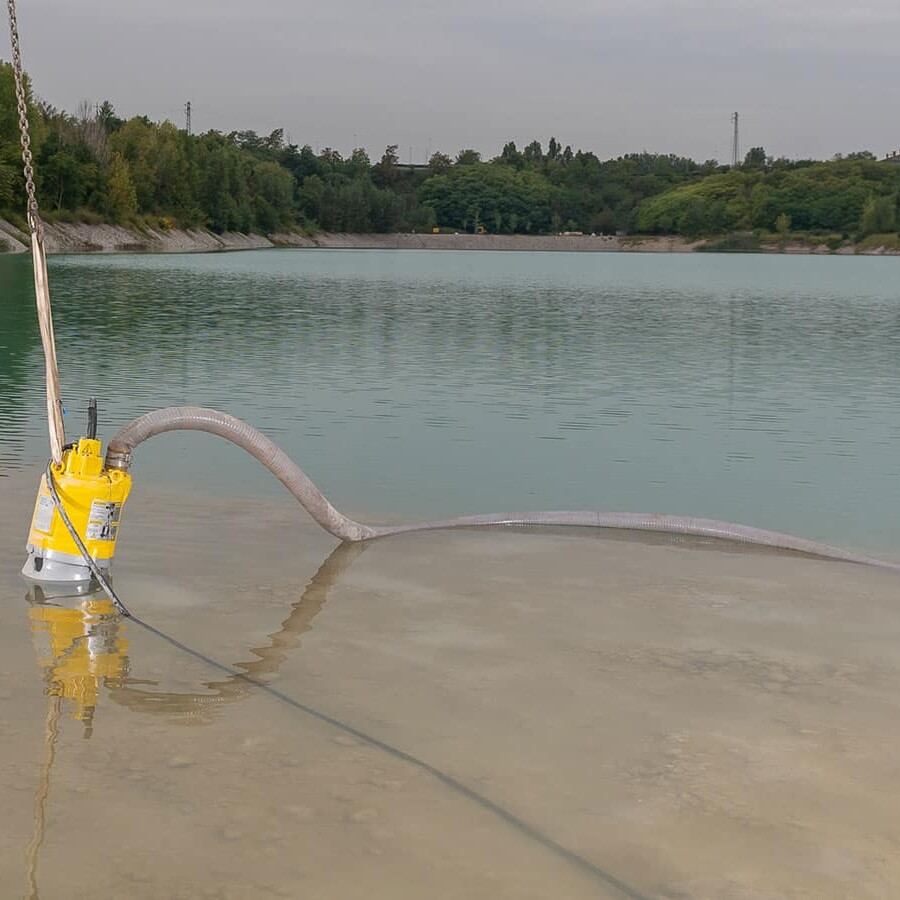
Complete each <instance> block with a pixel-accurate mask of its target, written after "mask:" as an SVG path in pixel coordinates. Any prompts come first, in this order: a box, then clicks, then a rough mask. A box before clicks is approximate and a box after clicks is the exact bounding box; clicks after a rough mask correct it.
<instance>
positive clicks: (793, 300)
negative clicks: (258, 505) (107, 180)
mask: <svg viewBox="0 0 900 900" xmlns="http://www.w3.org/2000/svg"><path fill="white" fill-rule="evenodd" d="M27 265H28V263H27V260H26V259H24V258H22V257H18V258H15V257H3V258H0V292H2V297H3V304H2V309H0V317H2V318H0V475H4V476H10V475H13V474H14V473H15V472H16V471H17V470H21V469H34V468H35V467H37V466H38V465H39V464H40V462H41V460H42V458H43V457H44V455H45V453H46V452H47V451H46V439H45V436H44V434H45V423H44V421H43V401H42V394H41V392H42V386H41V378H42V375H41V372H42V368H41V367H42V362H41V351H40V345H39V341H38V337H37V328H36V325H35V322H34V314H33V312H32V305H31V304H32V301H31V299H30V296H29V290H28V269H27ZM898 275H900V260H895V259H872V258H867V259H856V258H837V257H829V258H813V257H787V256H776V257H772V256H734V255H733V256H715V255H649V254H648V255H638V254H556V253H539V254H529V253H508V254H504V253H489V252H471V253H465V252H458V253H441V252H426V251H421V252H420V251H413V252H410V251H406V252H403V251H397V252H386V251H359V252H354V251H262V252H254V253H242V254H229V255H191V256H130V255H129V256H108V257H99V256H96V257H93V256H92V257H88V256H69V257H55V258H53V259H52V260H51V281H52V286H53V298H54V310H55V318H56V330H57V341H58V345H59V357H60V360H59V361H60V369H61V375H62V382H63V386H64V391H65V395H66V401H67V404H68V408H69V414H68V417H67V423H68V428H69V430H70V433H75V432H78V431H79V429H80V428H81V427H82V424H81V423H82V419H83V413H82V408H83V407H84V405H85V404H86V401H87V398H88V396H90V395H91V394H96V395H97V396H98V398H99V400H100V405H101V431H102V436H104V437H109V435H110V434H111V433H112V430H113V429H114V428H115V427H118V426H119V425H121V424H123V423H124V422H126V421H128V420H129V419H130V418H132V417H133V416H135V415H138V414H139V413H142V412H144V411H146V410H148V409H152V408H155V407H157V406H163V405H169V404H183V403H192V404H200V405H209V406H214V407H217V408H219V409H223V410H227V411H229V412H231V413H234V414H235V415H237V416H239V417H242V418H245V419H247V420H248V421H250V422H252V423H253V424H254V425H257V426H258V427H260V428H262V429H263V430H265V431H266V432H267V433H268V434H269V435H271V436H272V437H273V438H274V439H275V440H276V441H277V442H279V443H280V444H281V445H282V446H283V447H284V448H285V449H286V450H287V451H288V452H289V453H290V454H291V455H292V456H293V457H294V458H295V459H297V460H298V461H299V462H300V464H301V465H302V466H303V467H304V468H305V469H306V470H307V472H308V473H309V474H310V476H311V477H312V478H313V480H314V481H316V483H317V484H318V485H319V486H320V487H321V488H322V489H323V490H324V491H325V492H326V494H328V495H329V496H330V497H331V499H332V500H333V501H334V502H335V503H336V504H337V505H338V506H340V507H345V508H347V509H348V510H349V511H353V512H356V513H359V514H362V515H366V516H369V517H371V518H379V517H384V518H398V517H407V516H420V515H437V514H451V513H463V512H475V511H490V510H494V509H500V510H504V509H521V508H527V509H533V508H557V509H558V508H598V509H624V510H640V511H664V512H678V513H690V514H695V515H704V516H713V517H717V518H726V519H731V520H737V521H742V522H747V523H751V524H754V525H759V526H763V527H770V528H777V529H781V530H786V531H790V532H795V533H800V534H803V535H806V536H810V537H816V538H822V539H826V540H829V541H834V542H838V543H842V544H848V545H853V546H857V547H864V548H869V549H874V550H879V551H881V552H893V551H900V517H898V516H897V514H896V510H897V500H898V497H900V461H898V460H900V457H898V454H897V447H898V443H900V298H898V293H897V285H898V283H900V280H898ZM135 473H136V475H137V477H138V479H139V483H140V480H141V479H143V480H145V482H148V483H149V482H159V483H165V484H168V485H172V486H178V485H192V486H195V487H197V488H200V489H203V490H209V491H214V492H216V493H217V494H219V495H222V494H225V495H228V494H240V495H258V496H262V497H265V496H270V495H272V494H274V493H275V492H276V491H278V490H279V487H278V485H277V484H275V483H274V482H272V480H271V479H270V478H269V476H268V475H267V474H266V473H264V472H262V471H261V470H260V469H259V467H258V466H256V465H255V464H253V463H252V462H250V461H249V460H247V459H245V458H244V457H243V456H242V454H241V453H240V452H238V451H236V450H234V449H233V448H231V447H228V446H224V445H221V444H220V442H217V441H215V440H212V439H208V438H205V437H201V436H197V435H179V436H166V437H163V438H160V439H158V440H157V441H156V442H154V443H153V444H148V445H146V446H145V447H142V448H141V450H140V451H139V454H138V459H137V466H136V469H135Z"/></svg>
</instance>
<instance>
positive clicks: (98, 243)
mask: <svg viewBox="0 0 900 900" xmlns="http://www.w3.org/2000/svg"><path fill="white" fill-rule="evenodd" d="M0 242H4V243H5V244H6V246H5V247H3V248H2V249H5V250H8V251H12V252H24V251H25V250H26V249H27V245H28V236H27V235H25V234H23V233H22V232H21V231H20V230H19V229H17V228H16V227H15V226H14V225H12V224H10V223H9V222H7V221H4V220H3V219H0ZM45 242H46V246H47V252H48V253H140V252H149V253H190V252H208V251H213V250H258V249H261V248H264V247H321V248H327V249H342V250H423V249H424V250H575V251H588V252H597V251H616V250H618V251H623V250H631V251H643V252H648V251H649V252H659V253H674V252H683V251H690V250H693V249H695V248H696V247H697V242H690V241H686V240H684V239H683V238H677V237H653V238H631V237H629V238H617V237H606V236H593V235H533V236H531V235H518V234H329V233H326V232H321V233H319V234H317V235H315V236H314V237H312V238H308V237H305V236H304V235H302V234H299V233H297V232H282V233H279V234H272V235H270V236H269V237H263V236H262V235H259V234H239V233H237V232H225V233H224V234H213V233H212V232H211V231H206V230H205V229H199V228H198V229H178V228H173V229H170V230H166V231H164V230H162V229H153V228H145V229H137V228H129V227H125V226H124V225H88V224H86V223H56V224H50V223H47V224H46V225H45Z"/></svg>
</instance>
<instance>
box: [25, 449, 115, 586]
mask: <svg viewBox="0 0 900 900" xmlns="http://www.w3.org/2000/svg"><path fill="white" fill-rule="evenodd" d="M51 471H52V473H53V480H54V483H55V485H56V490H57V493H58V494H59V499H60V501H61V502H62V505H63V507H64V508H65V510H66V514H67V515H68V517H69V519H70V520H71V522H72V525H73V526H74V528H75V530H76V531H77V532H78V535H79V537H80V538H81V540H82V541H83V542H84V545H85V547H86V548H87V550H88V552H89V553H90V555H91V556H92V557H93V558H94V560H95V562H96V563H97V565H98V566H99V567H100V568H101V569H103V570H104V571H109V567H110V564H111V563H112V558H113V555H114V554H115V552H116V539H117V538H118V535H119V520H120V517H121V514H122V507H123V505H124V503H125V501H126V499H127V498H128V494H129V492H130V491H131V476H130V475H129V474H128V473H127V472H124V471H122V470H120V469H109V468H106V467H105V465H104V461H103V456H102V455H101V445H100V441H98V440H94V439H92V438H82V439H81V440H80V441H78V443H77V444H74V445H72V446H70V447H67V448H66V449H65V450H64V452H63V457H62V462H60V463H58V464H54V465H53V466H52V467H51ZM25 549H26V551H27V553H28V558H27V559H26V561H25V566H24V568H23V569H22V574H23V575H24V576H25V577H26V578H29V579H31V580H32V581H40V582H53V583H69V584H72V583H78V582H89V581H90V580H91V571H90V569H89V568H88V567H87V566H86V565H85V562H84V559H83V557H82V555H81V553H80V552H79V550H78V547H77V546H76V544H75V541H73V540H72V536H71V535H70V534H69V530H68V528H66V524H65V522H63V520H62V517H61V516H60V514H59V512H58V510H57V509H56V504H55V503H54V502H53V497H52V496H51V494H50V489H49V487H48V486H47V476H46V474H45V475H43V476H42V478H41V484H40V488H39V489H38V496H37V502H36V503H35V506H34V515H33V517H32V520H31V531H30V532H29V535H28V543H27V545H26V548H25Z"/></svg>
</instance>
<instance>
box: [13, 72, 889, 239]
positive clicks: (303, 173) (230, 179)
mask: <svg viewBox="0 0 900 900" xmlns="http://www.w3.org/2000/svg"><path fill="white" fill-rule="evenodd" d="M29 118H30V123H31V131H32V145H33V149H34V153H35V167H36V172H37V183H38V191H39V200H40V202H41V206H42V209H43V210H44V212H45V215H46V216H47V217H48V218H50V219H53V218H59V219H67V218H68V219H77V220H86V221H100V220H103V221H114V222H125V223H128V222H135V223H140V222H145V223H151V224H152V223H156V224H158V225H161V226H162V227H174V226H180V227H194V226H204V227H207V228H210V229H212V230H213V231H217V232H222V231H244V232H250V231H256V232H262V233H267V234H271V233H273V232H277V231H279V230H282V229H294V228H301V229H306V230H310V231H314V230H319V229H323V230H326V231H349V232H369V231H376V232H394V231H430V230H431V229H433V228H435V227H440V228H443V229H450V230H458V231H470V232H471V231H482V230H484V231H488V232H493V233H504V234H529V233H530V234H542V233H548V232H557V231H582V232H586V233H597V234H611V233H615V232H623V231H624V232H638V233H649V234H678V235H685V236H687V237H698V236H704V235H715V234H722V233H727V232H731V231H745V230H755V231H770V232H781V233H782V234H784V233H787V232H790V231H792V230H794V231H804V232H837V233H842V234H846V235H858V234H864V233H869V232H872V231H892V230H895V229H896V227H897V224H898V223H897V217H898V199H897V198H898V182H900V167H895V166H890V165H886V164H883V163H879V162H877V161H875V160H874V158H873V157H872V156H871V154H854V155H853V156H851V157H848V158H846V159H841V160H836V161H833V162H829V163H816V162H813V161H811V160H808V161H788V160H771V159H769V158H767V157H766V154H765V152H764V151H763V150H762V149H761V148H755V149H754V150H751V151H750V153H748V155H747V159H746V161H745V163H744V165H743V166H740V167H737V168H735V169H732V170H729V168H728V167H724V166H720V165H719V164H718V163H717V162H716V161H714V160H709V161H707V162H703V163H698V162H695V161H693V160H691V159H686V158H683V157H678V156H673V155H660V154H650V153H639V154H629V155H626V156H622V157H619V158H618V159H613V160H605V161H601V160H600V159H598V158H597V156H595V155H594V154H593V153H590V152H585V151H581V150H578V151H573V150H572V148H571V147H569V146H563V145H562V144H561V143H560V142H559V141H557V140H556V139H555V138H551V139H550V142H549V144H548V145H547V147H546V148H545V147H543V146H542V145H541V144H540V143H539V142H537V141H533V142H532V143H531V144H529V145H528V146H526V147H524V148H522V149H521V150H520V149H519V148H518V147H516V145H515V144H514V143H508V144H507V145H506V146H505V147H504V148H503V151H502V152H501V154H500V155H499V156H497V157H496V158H494V159H492V160H487V161H483V160H482V159H481V158H480V156H479V154H478V153H477V152H475V151H474V150H462V151H460V152H459V153H458V154H457V155H456V156H455V158H452V159H451V157H450V156H448V155H446V154H444V153H440V152H438V153H435V154H433V156H432V157H431V159H430V161H429V163H428V165H427V166H418V167H413V166H408V165H404V164H403V163H402V162H401V160H400V158H399V155H398V153H397V147H396V146H390V147H388V148H387V149H386V150H385V152H384V154H383V155H382V156H381V158H380V159H378V160H377V161H372V160H371V159H370V158H369V157H368V155H367V154H366V152H365V151H364V150H362V149H357V150H354V151H353V152H352V153H351V154H350V156H349V157H346V158H344V157H343V156H342V155H341V154H340V153H338V152H337V151H335V150H332V149H328V148H326V149H325V150H323V151H321V152H318V153H316V152H314V151H313V150H312V148H311V147H309V146H308V145H307V146H297V145H295V144H293V143H290V142H287V141H285V138H284V132H283V131H282V130H281V129H278V130H276V131H273V132H272V133H271V134H269V135H267V136H261V135H257V134H256V133H254V132H251V131H240V132H232V133H230V134H222V133H220V132H216V131H210V132H207V133H205V134H201V135H189V134H187V133H186V132H185V131H184V130H182V129H179V128H177V127H176V126H174V125H173V124H172V123H170V122H163V123H156V122H151V121H150V120H149V119H147V118H146V117H144V116H139V117H136V118H132V119H129V120H128V121H124V120H123V119H121V118H120V117H119V116H118V115H117V114H116V111H115V110H114V109H113V107H112V106H111V105H110V104H109V103H108V102H105V103H102V104H99V105H97V106H90V105H88V104H83V105H82V107H81V108H80V109H79V110H78V112H77V113H76V114H74V115H71V114H68V113H65V112H62V111H60V110H57V109H55V108H53V107H51V106H49V105H48V104H45V103H41V102H35V103H32V104H31V106H30V116H29ZM19 152H20V151H19V136H18V121H17V114H16V104H15V93H14V86H13V79H12V70H11V68H10V66H8V65H7V64H5V63H2V62H0V210H2V211H4V213H6V214H11V215H13V216H14V215H15V214H16V213H17V212H18V213H21V210H22V209H24V203H25V201H24V184H23V178H22V174H21V164H20V159H19Z"/></svg>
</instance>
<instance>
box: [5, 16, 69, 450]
mask: <svg viewBox="0 0 900 900" xmlns="http://www.w3.org/2000/svg"><path fill="white" fill-rule="evenodd" d="M6 11H7V13H8V15H9V40H10V44H11V45H12V63H13V75H14V77H15V82H16V103H17V104H18V109H19V135H20V137H21V141H22V167H23V171H24V173H25V193H26V195H27V198H28V205H27V214H28V228H29V229H30V231H31V258H32V261H33V264H34V296H35V300H36V302H37V313H38V323H39V325H40V329H41V344H42V345H43V348H44V361H45V375H46V382H47V425H48V428H49V430H50V454H51V456H52V457H53V461H54V462H55V463H59V462H61V461H62V450H63V447H64V446H65V443H66V431H65V426H64V425H63V414H62V400H61V392H60V387H59V369H58V368H57V365H56V341H55V339H54V337H53V314H52V312H51V310H50V279H49V276H48V275H47V254H46V251H45V250H44V223H43V222H42V221H41V214H40V210H39V209H38V202H37V194H36V191H35V187H34V158H33V156H32V152H31V134H30V131H29V128H28V101H27V96H26V91H25V75H24V72H23V69H22V51H21V48H20V47H19V25H18V22H17V20H16V2H15V0H6Z"/></svg>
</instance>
